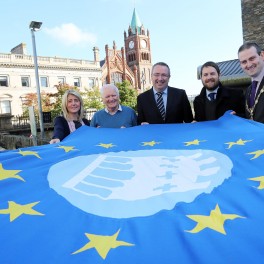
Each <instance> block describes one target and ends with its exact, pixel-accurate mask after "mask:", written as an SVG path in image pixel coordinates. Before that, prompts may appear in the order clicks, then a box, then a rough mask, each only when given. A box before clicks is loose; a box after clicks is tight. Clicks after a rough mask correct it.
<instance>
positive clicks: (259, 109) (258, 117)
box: [246, 77, 264, 123]
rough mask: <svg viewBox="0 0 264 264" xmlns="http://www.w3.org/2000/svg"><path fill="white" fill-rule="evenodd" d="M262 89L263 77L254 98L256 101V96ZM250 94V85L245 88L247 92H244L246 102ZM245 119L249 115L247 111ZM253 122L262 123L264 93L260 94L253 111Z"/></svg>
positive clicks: (263, 118)
mask: <svg viewBox="0 0 264 264" xmlns="http://www.w3.org/2000/svg"><path fill="white" fill-rule="evenodd" d="M262 88H264V77H263V78H262V81H261V83H260V85H259V88H258V91H257V94H256V97H255V98H256V99H257V97H258V95H259V94H260V93H261V89H262ZM250 92H251V85H250V86H249V87H248V88H247V91H246V100H247V102H248V100H249V97H250ZM246 118H250V114H249V111H248V110H246ZM253 120H255V121H257V122H261V123H264V92H262V93H261V94H260V97H259V100H258V103H257V104H256V106H255V108H254V110H253Z"/></svg>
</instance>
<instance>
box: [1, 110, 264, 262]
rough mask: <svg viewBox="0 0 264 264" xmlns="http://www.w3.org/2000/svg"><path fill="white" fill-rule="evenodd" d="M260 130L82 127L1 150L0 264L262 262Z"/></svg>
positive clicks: (230, 120)
mask: <svg viewBox="0 0 264 264" xmlns="http://www.w3.org/2000/svg"><path fill="white" fill-rule="evenodd" d="M263 164H264V125H263V124H261V123H257V122H254V121H251V120H246V119H243V118H239V117H237V116H233V115H231V114H230V113H226V114H225V115H224V116H223V117H221V118H220V119H218V120H215V121H210V122H200V123H192V124H164V125H145V126H138V127H132V128H126V129H110V128H109V129H107V128H99V129H97V128H92V127H86V126H83V127H81V128H80V129H78V130H77V131H75V132H74V133H72V134H70V135H69V136H68V137H67V138H66V139H65V140H63V141H62V142H60V143H58V144H53V145H44V146H39V147H30V148H22V149H18V150H12V151H4V152H2V153H0V241H1V244H0V263H2V264H13V263H15V264H20V263H23V264H24V263H25V264H28V263H43V264H46V263H47V264H49V263H50V264H54V263H56V264H60V263H61V264H65V263H67V264H71V263H78V264H79V263H96V264H97V263H99V264H100V263H112V264H124V263H126V264H129V263H133V264H141V263H142V264H156V263H157V264H172V263H202V264H206V263H210V264H212V263H263V257H264V253H263V245H264V228H263V223H264V209H263V208H264V206H263V204H264V165H263Z"/></svg>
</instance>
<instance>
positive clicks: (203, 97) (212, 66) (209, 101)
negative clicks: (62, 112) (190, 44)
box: [193, 61, 245, 121]
mask: <svg viewBox="0 0 264 264" xmlns="http://www.w3.org/2000/svg"><path fill="white" fill-rule="evenodd" d="M219 77H220V69H219V67H218V65H217V64H216V63H214V62H212V61H208V62H206V63H204V64H203V65H202V67H201V80H202V83H203V88H202V90H201V92H200V94H199V95H198V96H196V97H195V98H194V101H193V107H194V114H195V117H194V119H195V120H196V121H209V120H216V119H218V118H219V117H221V116H222V115H223V114H224V113H225V112H226V111H228V110H233V112H232V113H236V114H237V115H239V116H242V117H244V116H245V99H244V94H243V90H242V89H239V88H234V89H231V88H229V87H224V86H223V85H222V84H221V82H220V81H219Z"/></svg>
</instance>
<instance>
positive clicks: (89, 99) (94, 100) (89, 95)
mask: <svg viewBox="0 0 264 264" xmlns="http://www.w3.org/2000/svg"><path fill="white" fill-rule="evenodd" d="M83 98H84V108H85V109H86V110H88V109H96V110H99V109H102V108H103V107H104V106H103V103H102V99H101V94H100V91H99V89H98V87H93V88H92V89H89V90H88V89H85V93H84V96H83Z"/></svg>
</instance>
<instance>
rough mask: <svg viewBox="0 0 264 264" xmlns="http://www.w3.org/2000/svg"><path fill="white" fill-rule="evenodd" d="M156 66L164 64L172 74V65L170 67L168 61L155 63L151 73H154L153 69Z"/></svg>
mask: <svg viewBox="0 0 264 264" xmlns="http://www.w3.org/2000/svg"><path fill="white" fill-rule="evenodd" d="M156 66H164V67H167V68H168V70H169V76H170V67H169V65H168V64H167V63H165V62H157V63H155V64H154V65H153V66H152V70H151V74H152V73H153V70H154V68H155V67H156Z"/></svg>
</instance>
